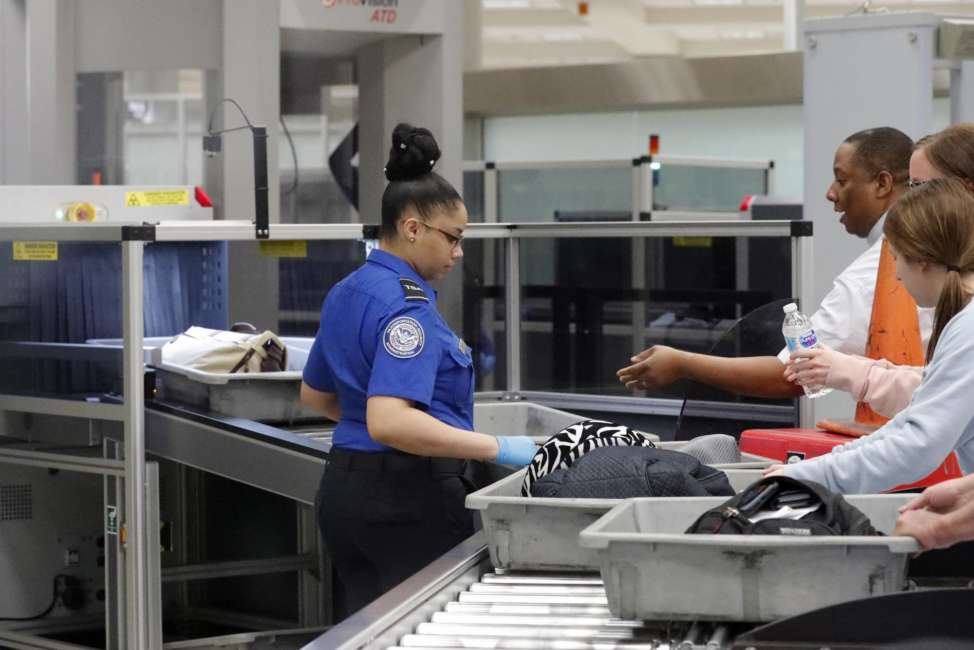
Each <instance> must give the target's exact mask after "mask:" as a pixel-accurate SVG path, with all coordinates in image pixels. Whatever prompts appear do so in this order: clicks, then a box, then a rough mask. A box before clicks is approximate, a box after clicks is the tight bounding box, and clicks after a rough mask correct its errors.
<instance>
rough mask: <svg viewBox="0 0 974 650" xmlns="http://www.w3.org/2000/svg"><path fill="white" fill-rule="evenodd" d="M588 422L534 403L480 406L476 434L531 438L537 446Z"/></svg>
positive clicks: (475, 416) (476, 412)
mask: <svg viewBox="0 0 974 650" xmlns="http://www.w3.org/2000/svg"><path fill="white" fill-rule="evenodd" d="M585 419H587V418H585V417H584V416H582V415H576V414H575V413H569V412H567V411H559V410H558V409H553V408H550V407H548V406H542V405H541V404H535V403H533V402H477V403H476V404H474V409H473V428H474V431H479V432H480V433H489V434H490V435H492V436H531V437H532V438H534V439H535V441H537V442H544V441H545V440H547V439H548V438H549V437H551V436H553V435H554V434H556V433H558V432H559V431H561V430H562V429H564V428H565V427H567V426H569V425H571V424H575V423H576V422H579V421H581V420H585Z"/></svg>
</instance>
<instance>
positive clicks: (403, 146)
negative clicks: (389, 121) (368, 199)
mask: <svg viewBox="0 0 974 650" xmlns="http://www.w3.org/2000/svg"><path fill="white" fill-rule="evenodd" d="M439 159H440V147H439V146H438V145H437V144H436V139H435V138H434V137H433V134H432V133H430V131H429V129H422V128H416V127H414V126H412V125H410V124H397V125H396V128H395V129H394V130H393V132H392V148H391V149H389V162H387V163H386V168H385V172H386V179H387V180H389V181H410V180H413V179H416V178H419V177H420V176H425V175H426V174H429V173H430V172H431V171H433V165H435V164H436V161H437V160H439Z"/></svg>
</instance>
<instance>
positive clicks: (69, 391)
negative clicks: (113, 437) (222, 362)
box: [0, 241, 227, 396]
mask: <svg viewBox="0 0 974 650" xmlns="http://www.w3.org/2000/svg"><path fill="white" fill-rule="evenodd" d="M24 245H38V246H42V247H44V251H45V253H44V255H43V257H44V259H40V258H41V257H42V256H41V255H36V256H34V258H33V259H23V249H22V247H23V246H24ZM15 248H17V251H16V252H15ZM143 271H144V272H143V277H144V288H143V294H144V298H143V310H142V312H143V320H144V324H145V336H146V337H169V336H172V335H173V334H176V333H179V332H182V331H183V330H185V329H186V328H188V327H189V326H190V325H200V326H204V327H212V328H224V327H226V325H227V304H226V288H227V285H226V281H227V277H226V243H224V242H192V243H173V242H170V243H162V242H160V243H157V244H152V245H148V246H146V247H145V249H144V254H143ZM122 276H123V270H122V254H121V246H120V245H119V244H118V243H108V242H91V243H82V242H63V241H60V242H53V241H50V242H48V241H43V242H9V241H4V242H0V277H2V278H4V281H3V282H2V283H0V315H2V318H0V345H3V347H4V353H3V354H2V355H0V356H2V357H3V358H4V363H3V364H0V393H4V392H6V393H18V394H38V395H49V396H53V395H73V396H76V395H83V394H99V393H114V394H121V392H122V387H121V351H120V350H118V349H115V350H104V351H102V352H101V353H96V352H94V351H93V352H91V353H84V352H83V351H79V350H78V349H77V346H74V349H71V348H69V347H65V346H61V344H83V343H85V342H89V341H103V340H112V343H111V344H112V345H116V346H117V344H118V342H119V340H120V339H121V337H122V320H123V316H124V312H123V303H122V288H123V280H122Z"/></svg>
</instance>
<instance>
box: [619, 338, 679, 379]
mask: <svg viewBox="0 0 974 650" xmlns="http://www.w3.org/2000/svg"><path fill="white" fill-rule="evenodd" d="M631 361H632V362H633V364H632V365H631V366H626V367H625V368H622V369H621V370H618V371H617V372H616V375H617V376H618V377H619V381H621V382H622V383H623V384H625V385H626V388H628V389H629V390H653V389H657V388H664V387H666V386H669V385H670V384H672V383H673V382H674V381H677V380H678V379H682V378H683V365H682V364H683V353H682V352H680V351H679V350H674V349H673V348H671V347H667V346H665V345H654V346H653V347H651V348H649V349H648V350H643V351H642V352H640V353H639V354H637V355H636V356H634V357H632V359H631Z"/></svg>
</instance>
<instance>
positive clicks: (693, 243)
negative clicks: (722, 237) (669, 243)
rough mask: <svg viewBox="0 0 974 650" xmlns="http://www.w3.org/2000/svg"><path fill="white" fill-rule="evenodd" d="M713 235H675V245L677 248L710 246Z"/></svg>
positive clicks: (712, 241) (712, 242)
mask: <svg viewBox="0 0 974 650" xmlns="http://www.w3.org/2000/svg"><path fill="white" fill-rule="evenodd" d="M713 244H714V240H713V237H674V238H673V245H674V246H676V247H677V248H710V247H711V246H713Z"/></svg>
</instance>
